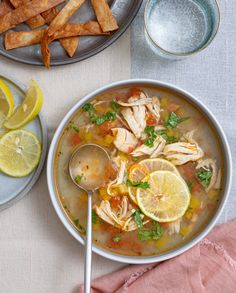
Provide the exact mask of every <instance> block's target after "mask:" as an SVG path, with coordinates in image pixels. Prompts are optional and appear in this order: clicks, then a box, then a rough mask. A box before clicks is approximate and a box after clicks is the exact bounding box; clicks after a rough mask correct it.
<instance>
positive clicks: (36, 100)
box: [4, 80, 43, 129]
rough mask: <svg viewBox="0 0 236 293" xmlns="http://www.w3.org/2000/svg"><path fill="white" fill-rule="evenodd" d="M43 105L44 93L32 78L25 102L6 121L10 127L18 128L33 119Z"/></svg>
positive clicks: (5, 124) (5, 125) (6, 124)
mask: <svg viewBox="0 0 236 293" xmlns="http://www.w3.org/2000/svg"><path fill="white" fill-rule="evenodd" d="M42 105H43V94H42V91H41V89H40V88H39V86H38V85H37V84H36V82H35V81H33V80H31V82H30V87H29V89H28V90H27V92H26V96H25V99H24V101H23V103H22V104H21V105H20V106H19V107H18V108H17V109H16V111H15V113H14V114H13V115H12V116H11V117H10V118H9V119H8V120H7V121H6V122H5V123H4V127H6V128H8V129H17V128H20V127H22V126H23V125H25V124H26V123H28V122H30V121H31V120H33V119H34V118H35V117H36V116H37V115H38V113H39V111H40V110H41V107H42Z"/></svg>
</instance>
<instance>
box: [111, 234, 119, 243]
mask: <svg viewBox="0 0 236 293" xmlns="http://www.w3.org/2000/svg"><path fill="white" fill-rule="evenodd" d="M120 240H121V237H120V236H119V235H117V236H115V237H113V238H112V241H113V242H119V241H120Z"/></svg>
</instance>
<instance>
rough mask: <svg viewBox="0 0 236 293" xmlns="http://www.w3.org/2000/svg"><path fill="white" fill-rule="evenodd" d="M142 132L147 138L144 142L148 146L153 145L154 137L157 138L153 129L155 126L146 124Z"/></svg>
mask: <svg viewBox="0 0 236 293" xmlns="http://www.w3.org/2000/svg"><path fill="white" fill-rule="evenodd" d="M144 132H145V133H146V134H148V136H149V137H148V138H147V139H146V140H145V141H144V144H145V145H146V146H148V147H150V148H151V147H153V146H154V141H155V139H156V138H157V135H158V133H157V131H155V128H154V126H147V127H146V128H145V129H144Z"/></svg>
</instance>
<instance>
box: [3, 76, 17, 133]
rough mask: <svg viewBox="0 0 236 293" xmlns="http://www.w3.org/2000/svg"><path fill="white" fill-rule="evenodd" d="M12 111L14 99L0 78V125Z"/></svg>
mask: <svg viewBox="0 0 236 293" xmlns="http://www.w3.org/2000/svg"><path fill="white" fill-rule="evenodd" d="M13 111H14V99H13V96H12V93H11V91H10V89H9V87H8V86H7V85H6V84H5V83H4V82H3V81H2V80H1V79H0V127H1V126H2V125H3V124H4V122H5V120H6V119H8V118H9V117H10V116H11V115H12V113H13Z"/></svg>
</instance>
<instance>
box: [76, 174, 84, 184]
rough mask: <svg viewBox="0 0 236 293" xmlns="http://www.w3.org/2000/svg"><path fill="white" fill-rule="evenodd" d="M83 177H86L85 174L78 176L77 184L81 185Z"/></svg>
mask: <svg viewBox="0 0 236 293" xmlns="http://www.w3.org/2000/svg"><path fill="white" fill-rule="evenodd" d="M83 176H84V174H81V175H77V176H76V177H75V182H76V183H77V184H80V182H81V179H82V178H83Z"/></svg>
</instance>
